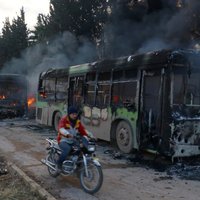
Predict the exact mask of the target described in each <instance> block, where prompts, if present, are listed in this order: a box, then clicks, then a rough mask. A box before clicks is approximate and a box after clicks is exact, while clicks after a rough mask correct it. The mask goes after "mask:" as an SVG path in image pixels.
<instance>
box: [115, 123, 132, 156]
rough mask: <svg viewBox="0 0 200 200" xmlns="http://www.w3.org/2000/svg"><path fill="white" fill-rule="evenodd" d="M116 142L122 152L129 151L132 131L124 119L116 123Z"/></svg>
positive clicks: (130, 149)
mask: <svg viewBox="0 0 200 200" xmlns="http://www.w3.org/2000/svg"><path fill="white" fill-rule="evenodd" d="M116 142H117V146H118V148H119V149H120V150H121V151H122V152H124V153H130V152H131V151H132V149H133V133H132V130H131V127H130V125H129V124H128V123H127V122H125V121H121V122H119V124H118V125H117V128H116Z"/></svg>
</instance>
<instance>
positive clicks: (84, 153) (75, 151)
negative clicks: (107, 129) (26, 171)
mask: <svg viewBox="0 0 200 200" xmlns="http://www.w3.org/2000/svg"><path fill="white" fill-rule="evenodd" d="M46 141H47V142H48V147H47V150H48V155H47V157H46V158H45V159H42V160H41V162H42V163H43V164H45V165H46V166H47V169H48V172H49V174H50V175H51V176H52V177H57V176H58V175H60V174H62V175H65V176H69V175H73V174H75V173H77V176H78V177H79V181H80V185H81V187H82V188H83V190H84V191H85V192H87V193H89V194H94V193H96V192H97V191H99V189H100V188H101V186H102V183H103V172H102V168H101V164H100V163H99V161H98V158H96V156H95V154H94V152H95V150H96V144H95V140H94V139H90V140H88V139H86V138H85V137H84V136H80V135H79V136H76V137H75V142H74V144H73V146H72V151H71V152H70V154H69V156H68V157H67V158H66V160H65V161H64V162H63V164H62V168H61V171H59V170H58V168H57V160H58V158H59V156H60V154H61V152H62V150H61V149H60V147H59V145H58V143H57V141H56V140H55V139H51V138H47V139H46Z"/></svg>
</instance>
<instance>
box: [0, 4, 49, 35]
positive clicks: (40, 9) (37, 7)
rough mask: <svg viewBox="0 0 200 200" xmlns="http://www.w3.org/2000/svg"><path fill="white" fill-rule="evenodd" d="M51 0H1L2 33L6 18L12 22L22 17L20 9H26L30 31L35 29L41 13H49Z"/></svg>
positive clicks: (0, 21) (26, 20)
mask: <svg viewBox="0 0 200 200" xmlns="http://www.w3.org/2000/svg"><path fill="white" fill-rule="evenodd" d="M49 2H50V0H0V32H1V29H2V27H3V22H5V18H6V17H9V20H10V22H12V20H13V18H16V17H17V16H18V15H20V9H21V8H22V7H24V11H25V22H26V24H27V27H28V28H29V29H31V30H32V29H33V28H34V26H35V25H36V23H37V16H38V14H39V13H43V14H47V13H49Z"/></svg>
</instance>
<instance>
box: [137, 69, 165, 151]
mask: <svg viewBox="0 0 200 200" xmlns="http://www.w3.org/2000/svg"><path fill="white" fill-rule="evenodd" d="M162 85H163V84H162V72H161V70H144V71H142V88H141V98H140V99H141V102H140V130H141V132H140V142H141V147H144V148H149V147H150V148H153V149H155V146H156V145H157V142H158V138H159V137H158V136H159V135H160V128H161V116H162V115H161V109H162ZM154 139H155V140H154Z"/></svg>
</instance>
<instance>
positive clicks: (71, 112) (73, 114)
mask: <svg viewBox="0 0 200 200" xmlns="http://www.w3.org/2000/svg"><path fill="white" fill-rule="evenodd" d="M68 116H69V118H70V119H72V120H76V119H77V118H78V110H77V109H76V108H75V107H74V106H70V107H69V109H68Z"/></svg>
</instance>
